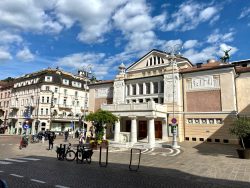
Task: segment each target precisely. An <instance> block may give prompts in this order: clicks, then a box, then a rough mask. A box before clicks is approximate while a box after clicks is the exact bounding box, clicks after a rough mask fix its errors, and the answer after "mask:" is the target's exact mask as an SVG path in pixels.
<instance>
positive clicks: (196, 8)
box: [161, 1, 220, 31]
mask: <svg viewBox="0 0 250 188" xmlns="http://www.w3.org/2000/svg"><path fill="white" fill-rule="evenodd" d="M219 10H220V8H219V7H216V6H211V5H206V4H203V3H196V2H193V1H187V2H184V3H182V4H181V5H180V6H179V10H178V11H176V12H175V13H173V14H172V15H171V20H169V21H168V22H167V23H166V25H163V26H162V27H161V29H162V30H163V31H172V30H180V31H187V30H192V29H195V28H196V27H197V26H198V25H199V24H200V23H202V22H206V21H211V20H213V22H214V21H216V20H218V18H219V17H218V14H219ZM215 18H216V19H215ZM211 23H212V22H211Z"/></svg>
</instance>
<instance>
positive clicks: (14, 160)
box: [4, 158, 27, 163]
mask: <svg viewBox="0 0 250 188" xmlns="http://www.w3.org/2000/svg"><path fill="white" fill-rule="evenodd" d="M4 160H6V161H12V162H18V163H26V162H27V161H22V160H17V159H9V158H6V159H4Z"/></svg>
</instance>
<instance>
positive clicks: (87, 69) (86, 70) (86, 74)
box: [83, 64, 92, 131]
mask: <svg viewBox="0 0 250 188" xmlns="http://www.w3.org/2000/svg"><path fill="white" fill-rule="evenodd" d="M91 68H92V65H91V64H88V65H86V66H84V67H83V73H84V77H85V86H84V95H85V98H84V106H83V128H84V122H85V117H86V102H87V84H88V79H89V76H90V74H91ZM86 131H87V130H86Z"/></svg>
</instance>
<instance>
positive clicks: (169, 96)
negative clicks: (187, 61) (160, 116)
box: [164, 73, 180, 103]
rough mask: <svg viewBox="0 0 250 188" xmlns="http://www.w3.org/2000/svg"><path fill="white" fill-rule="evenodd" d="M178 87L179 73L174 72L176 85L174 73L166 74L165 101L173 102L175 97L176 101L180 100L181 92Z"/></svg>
mask: <svg viewBox="0 0 250 188" xmlns="http://www.w3.org/2000/svg"><path fill="white" fill-rule="evenodd" d="M173 86H174V87H173ZM178 88H179V74H177V73H176V74H174V85H173V75H172V74H166V75H164V103H170V102H173V98H174V102H178V100H179V92H180V91H179V89H178ZM173 89H174V92H173ZM173 93H174V97H173Z"/></svg>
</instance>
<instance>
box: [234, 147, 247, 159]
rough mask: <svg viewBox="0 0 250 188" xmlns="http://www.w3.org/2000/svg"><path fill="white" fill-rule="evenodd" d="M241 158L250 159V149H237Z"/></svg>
mask: <svg viewBox="0 0 250 188" xmlns="http://www.w3.org/2000/svg"><path fill="white" fill-rule="evenodd" d="M237 153H238V156H239V158H240V159H250V149H245V150H244V149H237Z"/></svg>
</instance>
